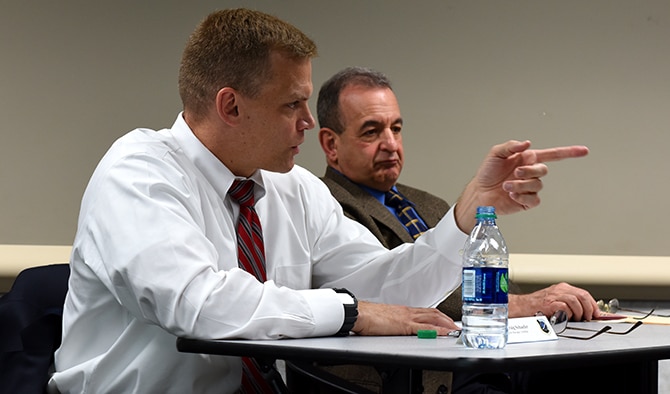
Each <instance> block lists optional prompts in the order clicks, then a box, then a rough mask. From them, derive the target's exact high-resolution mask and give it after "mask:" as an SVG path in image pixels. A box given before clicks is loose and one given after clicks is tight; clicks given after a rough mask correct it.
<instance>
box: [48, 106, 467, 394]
mask: <svg viewBox="0 0 670 394" xmlns="http://www.w3.org/2000/svg"><path fill="white" fill-rule="evenodd" d="M234 179H235V177H234V175H233V174H232V173H231V172H230V171H229V170H228V169H227V168H226V167H225V166H224V165H223V164H222V163H221V162H220V161H219V160H218V159H216V157H215V156H214V155H213V154H212V153H211V152H210V151H209V150H207V148H206V147H205V146H204V145H202V143H201V142H200V141H199V140H198V139H197V138H196V137H195V135H194V134H193V132H192V131H191V130H190V129H189V127H188V126H187V125H186V123H185V122H184V120H183V118H182V116H181V114H180V115H179V116H178V117H177V120H176V122H175V123H174V125H173V126H172V128H171V129H163V130H160V131H153V130H147V129H137V130H134V131H132V132H130V133H128V134H127V135H125V136H123V137H121V138H120V139H119V140H118V141H116V142H115V143H114V144H113V145H112V147H111V148H110V150H109V151H108V152H107V154H106V155H105V156H104V157H103V159H102V160H101V162H100V163H99V165H98V167H97V168H96V170H95V172H94V174H93V176H92V177H91V180H90V182H89V184H88V187H87V189H86V192H85V193H84V197H83V200H82V205H81V211H80V217H79V223H78V230H77V235H76V237H75V240H74V245H73V251H72V256H71V261H70V263H71V270H72V273H71V277H70V291H69V292H68V295H67V298H66V301H65V311H64V316H63V343H62V345H61V347H60V349H59V350H58V351H57V352H56V371H57V372H56V373H55V374H54V375H53V377H52V379H51V381H50V388H51V389H54V388H57V389H58V390H59V391H60V392H62V393H96V394H97V393H154V392H155V393H210V392H211V393H221V392H234V391H235V390H236V389H237V387H238V386H239V383H240V376H241V362H240V359H239V358H236V357H222V356H210V355H201V354H187V353H179V352H178V351H177V349H176V337H177V336H185V337H192V338H253V339H265V338H268V339H269V338H273V339H274V338H285V337H313V336H328V335H333V334H334V333H336V332H337V331H338V330H339V328H340V327H341V325H342V322H343V319H344V311H343V308H342V303H341V301H340V299H339V298H338V295H337V294H336V293H335V292H334V291H332V290H331V289H330V288H334V287H335V288H336V287H345V288H347V289H349V290H350V291H352V292H353V293H354V294H356V296H357V297H358V298H359V299H362V300H368V301H377V302H385V303H394V304H404V305H410V306H434V305H436V304H437V303H438V302H440V301H441V300H442V299H444V298H445V297H446V295H448V294H449V293H450V292H451V291H452V290H453V289H454V288H456V287H457V286H458V285H459V284H460V272H461V262H460V256H459V249H460V248H461V247H462V245H463V243H464V242H465V239H466V234H463V233H462V232H461V231H460V230H459V229H458V227H457V226H456V225H455V222H454V219H453V213H452V212H450V213H448V214H447V215H446V216H445V218H444V219H443V220H442V221H441V222H440V223H439V224H438V225H437V226H436V227H435V228H434V229H433V230H430V231H428V232H427V233H425V234H424V235H423V236H421V237H420V238H419V239H418V240H417V241H416V243H414V244H406V245H402V246H400V247H398V248H396V249H393V250H391V251H389V250H387V249H386V248H384V247H383V246H382V245H381V244H380V243H379V242H378V240H377V239H376V238H375V237H374V236H373V235H372V234H371V233H370V232H369V231H368V230H367V229H366V228H365V227H363V226H361V225H360V224H358V223H357V222H354V221H352V220H350V219H348V218H346V217H345V216H344V215H343V213H342V209H341V208H340V205H339V204H338V202H337V201H336V200H335V199H334V198H333V197H332V196H331V194H330V192H329V190H328V188H327V187H326V186H325V185H324V184H323V183H322V182H321V181H320V180H319V179H318V178H317V177H315V176H314V175H313V174H311V173H310V172H308V171H307V170H305V169H303V168H301V167H299V166H295V167H294V168H293V170H291V171H290V172H289V173H286V174H278V173H271V172H266V171H258V172H257V173H256V174H254V176H252V178H251V179H253V180H254V182H255V183H256V187H255V197H256V201H257V203H256V210H257V212H258V214H259V217H260V220H261V224H262V227H263V235H264V240H265V254H266V266H267V268H266V270H267V277H268V281H267V282H265V283H264V284H261V283H260V282H258V281H257V280H256V279H255V278H254V277H253V276H252V275H251V274H249V273H247V272H245V271H243V270H241V269H239V268H238V266H237V243H236V236H235V226H236V222H237V215H238V211H239V209H238V207H237V204H235V203H233V202H232V201H231V199H230V197H228V195H227V190H228V188H229V187H230V185H231V184H232V182H233V180H234Z"/></svg>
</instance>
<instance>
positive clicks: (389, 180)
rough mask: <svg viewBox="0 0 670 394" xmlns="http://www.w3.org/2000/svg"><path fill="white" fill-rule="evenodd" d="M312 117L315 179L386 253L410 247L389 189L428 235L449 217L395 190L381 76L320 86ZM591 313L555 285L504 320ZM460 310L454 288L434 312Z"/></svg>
mask: <svg viewBox="0 0 670 394" xmlns="http://www.w3.org/2000/svg"><path fill="white" fill-rule="evenodd" d="M317 114H318V120H319V124H320V130H319V142H320V144H321V147H322V149H323V151H324V153H325V155H326V161H327V164H328V167H327V169H326V173H325V175H324V177H322V178H321V179H322V180H323V182H324V183H325V184H326V185H327V186H328V187H329V188H330V191H331V193H332V195H333V196H334V197H335V198H336V199H337V200H338V201H339V202H340V205H342V208H343V210H344V213H345V214H346V215H347V216H348V217H350V218H351V219H354V220H356V221H358V222H359V223H361V224H362V225H364V226H365V227H367V228H368V229H369V230H370V231H371V232H372V233H373V234H374V235H375V236H376V237H377V238H378V239H379V241H380V242H381V243H382V244H384V245H385V246H386V247H387V248H394V247H396V246H398V245H400V244H402V243H406V242H414V238H413V236H412V235H410V233H409V232H408V229H407V228H406V227H405V226H404V225H403V224H402V223H401V222H400V220H399V219H398V217H397V216H396V215H395V214H394V213H393V209H390V208H389V207H387V206H386V205H385V204H384V201H385V200H384V194H385V192H387V191H388V190H391V189H394V190H395V191H397V192H399V193H400V194H401V195H402V196H403V197H404V198H405V199H407V200H409V201H411V202H412V203H413V209H414V210H415V211H416V213H417V214H418V216H419V217H420V220H422V221H423V223H424V224H425V225H426V227H427V228H431V227H434V226H435V225H437V223H438V222H439V220H440V219H441V218H442V217H443V216H444V215H446V214H448V212H449V209H450V206H449V204H448V203H447V202H446V201H444V200H443V199H441V198H439V197H437V196H434V195H432V194H430V193H427V192H425V191H422V190H419V189H415V188H412V187H409V186H406V185H402V184H399V183H396V182H397V180H398V178H399V176H400V172H401V171H402V166H403V161H404V152H403V146H402V134H401V131H402V117H401V115H400V109H399V106H398V102H397V99H396V97H395V94H394V93H393V90H392V89H391V83H390V81H389V80H388V78H387V77H386V76H385V75H384V74H382V73H379V72H377V71H374V70H369V69H364V68H358V67H350V68H347V69H344V70H342V71H340V72H339V73H337V74H335V75H334V76H333V77H331V78H330V79H329V80H328V81H326V82H325V83H324V84H323V85H322V87H321V89H320V91H319V97H318V101H317ZM594 305H595V300H594V299H593V297H592V296H591V295H590V294H589V292H588V291H586V290H584V289H580V288H577V287H574V286H571V285H569V284H567V283H559V284H555V285H552V286H550V287H548V288H545V289H541V290H538V291H537V292H534V293H531V294H510V299H509V315H510V317H520V316H529V315H533V314H535V313H536V312H538V311H540V312H542V313H544V314H545V315H547V316H551V315H552V314H553V313H554V312H555V311H556V310H558V309H562V310H566V311H568V314H569V315H570V316H571V317H572V318H573V320H583V319H585V320H591V319H592V318H595V317H597V311H596V309H597V308H594ZM461 306H462V301H461V292H460V288H459V289H457V290H456V291H455V292H453V293H452V294H450V295H449V297H447V298H446V299H445V300H444V301H443V302H442V303H441V304H440V305H438V309H440V310H441V311H442V312H443V313H445V314H447V315H448V316H450V317H451V318H452V319H454V320H460V319H461ZM331 371H335V372H336V373H338V374H340V375H342V376H344V377H346V378H348V379H351V380H358V381H359V383H360V382H361V381H366V379H367V377H365V376H364V375H365V373H364V372H361V370H359V371H358V372H355V371H352V370H351V369H350V370H346V368H345V369H342V368H340V369H331ZM501 376H502V378H503V380H502V381H501V380H500V378H501ZM441 379H444V375H442V376H440V375H437V376H435V375H433V376H432V381H431V378H429V382H428V384H427V386H428V388H430V390H431V391H430V392H434V391H435V390H436V388H437V387H439V385H440V383H441ZM524 379H527V377H526V376H524V374H517V375H513V376H510V375H504V374H491V375H490V376H483V375H476V374H468V375H464V374H461V375H456V376H455V377H454V380H455V381H454V390H456V391H458V392H459V393H475V392H487V393H495V392H504V393H511V392H522V391H525V390H526V389H527V387H528V386H527V382H525V381H524ZM365 383H369V382H367V381H366V382H365ZM370 384H372V383H370ZM437 390H438V391H439V390H441V388H437ZM427 392H428V391H427Z"/></svg>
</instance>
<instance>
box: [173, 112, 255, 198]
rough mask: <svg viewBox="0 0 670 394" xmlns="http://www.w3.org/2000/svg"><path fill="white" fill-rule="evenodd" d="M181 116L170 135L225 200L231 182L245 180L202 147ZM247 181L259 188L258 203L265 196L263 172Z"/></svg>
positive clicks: (180, 115) (180, 114) (181, 113)
mask: <svg viewBox="0 0 670 394" xmlns="http://www.w3.org/2000/svg"><path fill="white" fill-rule="evenodd" d="M183 114H184V113H183V112H180V113H179V115H178V116H177V119H176V120H175V122H174V124H173V125H172V129H170V133H171V134H172V136H173V137H174V139H175V140H176V141H177V143H178V144H179V146H180V148H181V150H182V152H183V153H184V155H186V157H187V158H188V159H189V160H190V161H191V162H192V163H193V164H194V165H195V167H196V168H197V169H198V170H199V171H200V172H201V173H202V175H203V176H204V177H205V178H206V179H207V181H208V182H209V183H210V184H211V185H212V187H214V189H215V190H216V191H217V193H218V194H219V195H220V196H221V197H222V198H225V196H226V195H227V194H228V189H229V188H230V186H231V185H232V184H233V180H235V179H245V178H242V177H236V176H235V175H234V174H233V173H232V172H231V171H230V170H229V169H228V167H226V166H225V165H224V164H223V163H222V162H221V160H219V159H218V158H217V157H216V156H214V154H213V153H212V152H211V151H210V150H209V149H207V147H206V146H205V145H203V143H202V142H201V141H200V140H199V139H198V138H197V137H196V136H195V134H194V133H193V130H191V128H190V127H189V126H188V124H186V121H185V120H184V116H183ZM248 179H251V180H253V181H254V182H255V183H256V185H258V186H260V187H255V188H254V197H255V199H256V201H258V200H259V199H261V198H262V197H263V196H264V195H265V186H264V182H263V171H260V170H258V171H256V172H254V173H253V174H252V175H251V176H250V177H249V178H248Z"/></svg>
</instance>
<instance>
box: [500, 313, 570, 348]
mask: <svg viewBox="0 0 670 394" xmlns="http://www.w3.org/2000/svg"><path fill="white" fill-rule="evenodd" d="M507 329H508V335H507V343H522V342H540V341H551V340H555V339H558V337H557V336H556V333H555V332H554V328H553V327H552V326H551V324H549V320H547V317H546V316H531V317H515V318H513V319H508V320H507Z"/></svg>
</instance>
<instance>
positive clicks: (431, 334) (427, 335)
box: [416, 330, 437, 339]
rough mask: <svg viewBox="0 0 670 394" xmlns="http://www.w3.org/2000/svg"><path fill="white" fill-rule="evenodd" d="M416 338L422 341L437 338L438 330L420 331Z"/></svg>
mask: <svg viewBox="0 0 670 394" xmlns="http://www.w3.org/2000/svg"><path fill="white" fill-rule="evenodd" d="M416 336H417V337H419V338H422V339H432V338H437V331H436V330H419V331H417V332H416Z"/></svg>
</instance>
